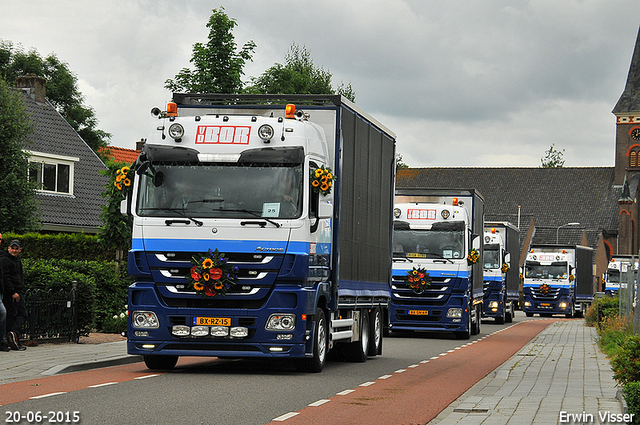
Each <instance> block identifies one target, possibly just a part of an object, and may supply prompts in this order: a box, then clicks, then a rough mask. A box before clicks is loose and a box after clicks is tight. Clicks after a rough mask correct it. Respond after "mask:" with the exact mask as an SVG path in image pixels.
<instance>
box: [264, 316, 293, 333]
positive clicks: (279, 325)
mask: <svg viewBox="0 0 640 425" xmlns="http://www.w3.org/2000/svg"><path fill="white" fill-rule="evenodd" d="M295 327H296V315H295V314H272V315H271V316H269V318H268V319H267V324H266V325H265V327H264V328H265V329H266V330H268V331H292V330H294V329H295Z"/></svg>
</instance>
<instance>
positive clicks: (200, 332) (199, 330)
mask: <svg viewBox="0 0 640 425" xmlns="http://www.w3.org/2000/svg"><path fill="white" fill-rule="evenodd" d="M191 335H193V336H207V335H209V326H194V327H192V328H191Z"/></svg>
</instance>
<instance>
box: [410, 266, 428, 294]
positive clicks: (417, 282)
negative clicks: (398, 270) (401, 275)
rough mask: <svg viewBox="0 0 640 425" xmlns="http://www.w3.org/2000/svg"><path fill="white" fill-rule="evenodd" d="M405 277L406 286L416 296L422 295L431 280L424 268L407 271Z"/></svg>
mask: <svg viewBox="0 0 640 425" xmlns="http://www.w3.org/2000/svg"><path fill="white" fill-rule="evenodd" d="M407 275H408V276H407V286H408V287H409V288H411V289H412V290H413V292H415V293H416V294H422V293H423V292H424V291H425V289H427V288H428V287H429V286H430V285H431V278H430V277H429V273H427V269H425V268H422V267H414V268H413V270H409V271H407Z"/></svg>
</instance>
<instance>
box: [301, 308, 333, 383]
mask: <svg viewBox="0 0 640 425" xmlns="http://www.w3.org/2000/svg"><path fill="white" fill-rule="evenodd" d="M326 361H327V319H326V318H325V315H324V310H322V309H321V308H318V309H317V310H316V324H315V329H314V332H313V357H310V358H307V359H299V360H297V361H296V370H298V371H300V372H310V373H318V372H321V371H322V369H323V368H324V364H325V362H326Z"/></svg>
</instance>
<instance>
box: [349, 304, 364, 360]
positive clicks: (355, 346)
mask: <svg viewBox="0 0 640 425" xmlns="http://www.w3.org/2000/svg"><path fill="white" fill-rule="evenodd" d="M359 334H360V339H359V341H353V342H350V343H349V344H347V346H346V347H345V348H346V352H345V354H346V355H347V359H348V360H350V361H352V362H356V363H364V362H366V361H367V353H368V351H369V312H368V311H367V310H362V311H360V326H359Z"/></svg>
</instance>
